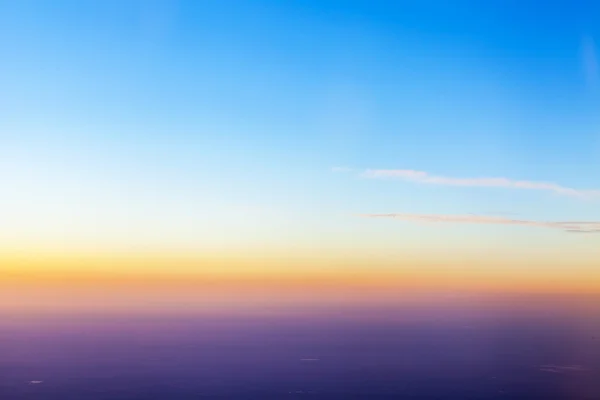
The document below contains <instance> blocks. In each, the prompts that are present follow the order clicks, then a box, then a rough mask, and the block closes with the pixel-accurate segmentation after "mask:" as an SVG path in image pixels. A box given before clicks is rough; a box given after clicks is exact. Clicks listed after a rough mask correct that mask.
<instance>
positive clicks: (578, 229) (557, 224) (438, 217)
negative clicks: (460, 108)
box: [361, 213, 600, 233]
mask: <svg viewBox="0 0 600 400" xmlns="http://www.w3.org/2000/svg"><path fill="white" fill-rule="evenodd" d="M361 216H362V217H366V218H393V219H399V220H402V221H411V222H425V223H455V224H486V225H520V226H531V227H539V228H550V229H559V230H562V231H564V232H569V233H600V221H533V220H524V219H512V218H504V217H496V216H485V215H444V214H402V213H392V214H362V215H361Z"/></svg>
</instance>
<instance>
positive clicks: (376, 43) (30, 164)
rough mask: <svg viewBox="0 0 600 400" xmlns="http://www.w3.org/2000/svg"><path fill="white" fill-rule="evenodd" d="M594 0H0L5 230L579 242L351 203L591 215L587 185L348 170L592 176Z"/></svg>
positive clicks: (596, 142)
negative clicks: (579, 192) (390, 217)
mask: <svg viewBox="0 0 600 400" xmlns="http://www.w3.org/2000/svg"><path fill="white" fill-rule="evenodd" d="M588 3H589V4H588ZM598 11H600V9H599V7H598V6H593V5H591V2H587V3H586V2H566V1H565V2H554V3H552V4H544V5H541V4H540V3H537V2H517V1H489V2H479V1H477V2H476V1H457V2H452V5H449V2H441V1H440V2H438V1H405V2H403V1H327V0H319V1H305V2H296V1H252V0H251V1H208V0H207V1H141V0H140V1H52V2H51V1H22V2H15V1H0V15H1V17H0V54H1V55H2V60H3V61H2V63H1V64H0V87H2V91H1V93H0V129H1V142H0V157H1V161H0V168H1V170H2V172H3V175H4V176H6V177H7V179H6V180H5V183H4V185H5V192H6V196H4V199H3V200H2V203H3V206H2V209H1V211H0V216H2V217H3V218H4V219H5V221H9V222H8V223H5V224H4V226H5V227H4V228H0V237H2V238H3V240H5V243H11V244H10V245H13V246H17V245H19V244H22V243H29V244H32V243H33V244H36V245H40V244H41V243H47V244H48V246H56V245H59V244H60V243H62V244H64V243H73V242H77V241H84V242H85V241H86V240H87V241H89V243H93V244H94V245H100V244H102V243H113V244H114V243H124V242H125V243H129V244H131V245H133V243H134V242H135V243H137V244H138V245H141V246H144V245H147V246H155V245H157V244H162V245H173V246H177V245H180V246H183V247H186V246H187V247H191V248H194V249H200V250H202V249H206V248H212V247H215V246H217V247H219V246H221V247H228V246H231V247H232V248H235V247H236V246H242V247H243V246H246V247H253V246H254V247H256V246H258V247H259V248H263V247H269V246H275V247H277V246H279V247H284V248H295V247H302V246H304V247H305V248H311V246H317V244H315V243H318V245H319V246H321V245H323V243H326V245H324V246H332V247H335V248H344V247H349V248H353V247H356V246H357V243H360V245H358V246H359V247H360V246H367V244H366V243H372V244H373V245H374V246H375V244H377V246H382V247H385V248H396V247H398V246H399V247H401V248H402V249H406V248H408V247H410V246H413V245H414V246H416V247H415V248H419V249H421V248H422V247H424V246H425V247H426V245H425V244H426V243H431V240H434V239H430V238H435V240H434V241H435V242H436V243H438V244H440V245H441V243H449V244H448V246H454V247H460V248H468V247H469V246H478V244H477V243H484V244H482V245H481V246H484V245H485V246H487V245H488V244H489V243H500V242H501V243H508V244H507V245H510V244H514V245H515V246H521V245H522V240H521V239H523V240H525V239H526V240H534V241H537V242H536V243H542V244H543V243H545V244H546V245H548V244H551V243H558V242H564V241H567V242H569V243H575V241H580V240H582V239H579V235H567V234H565V233H564V232H562V231H560V230H558V231H555V230H545V229H535V228H533V227H514V226H502V225H489V226H488V225H485V224H484V225H481V226H480V225H477V226H476V227H472V226H470V225H469V226H458V225H461V224H457V225H455V226H453V227H452V228H450V229H448V228H444V229H442V230H438V229H437V228H433V229H432V228H430V227H429V226H420V225H419V224H413V223H408V222H402V221H398V222H396V221H370V220H367V221H365V220H363V219H359V218H355V217H354V215H355V214H361V213H367V214H368V213H411V214H419V215H421V214H443V215H464V214H470V213H474V214H477V215H489V214H492V215H498V214H502V215H511V217H510V218H518V219H522V220H528V221H529V220H531V221H540V220H541V221H572V220H575V221H598V220H600V211H599V208H598V201H596V202H594V201H593V200H581V199H576V198H572V197H569V196H560V195H556V194H553V193H549V192H547V191H540V190H521V189H508V188H489V187H462V186H461V187H457V186H448V185H436V184H423V183H418V182H406V181H404V180H380V179H367V178H365V177H361V176H360V175H361V174H360V173H361V172H362V171H364V170H366V169H382V170H412V171H425V172H427V173H429V174H431V175H435V176H444V177H451V178H452V177H453V178H486V177H493V178H495V177H504V178H507V179H511V180H525V181H532V182H553V183H556V184H558V185H561V186H564V187H568V188H575V189H583V190H586V189H598V188H600V133H599V128H600V119H599V117H598V115H599V110H600V99H599V98H598V88H597V87H596V86H597V83H598V82H596V80H597V76H596V75H597V71H595V69H596V68H597V65H596V62H597V60H596V47H595V44H594V39H595V38H598V37H600V32H598V30H599V28H598V27H599V26H600V25H599V24H598V23H597V22H598V21H596V20H595V19H594V15H596V14H597V12H598ZM598 40H600V39H598ZM334 167H347V168H351V169H352V170H351V171H348V172H344V173H339V172H332V168H334ZM0 205H2V204H1V203H0ZM566 236H569V237H568V238H566ZM571 236H578V237H577V238H575V237H571ZM586 236H587V235H586ZM458 237H461V238H465V237H466V238H468V239H458ZM425 238H429V239H427V240H425ZM459 240H463V241H462V242H459ZM6 241H8V242H6ZM61 241H62V242H61ZM398 241H402V243H403V244H399V243H398ZM63 242H64V243H63ZM50 243H51V244H50ZM406 243H409V244H406ZM577 243H578V242H577ZM586 243H588V244H589V243H593V242H591V241H590V240H589V239H586ZM589 245H590V246H592V244H589Z"/></svg>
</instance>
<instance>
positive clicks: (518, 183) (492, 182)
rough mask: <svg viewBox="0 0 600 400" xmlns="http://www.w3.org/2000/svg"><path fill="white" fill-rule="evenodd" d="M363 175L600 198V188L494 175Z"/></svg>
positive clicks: (391, 172)
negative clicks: (574, 187)
mask: <svg viewBox="0 0 600 400" xmlns="http://www.w3.org/2000/svg"><path fill="white" fill-rule="evenodd" d="M362 176H363V177H365V178H372V179H399V180H403V181H408V182H416V183H424V184H431V185H445V186H464V187H491V188H508V189H527V190H545V191H549V192H553V193H555V194H559V195H564V196H571V197H577V198H580V199H600V190H579V189H573V188H569V187H565V186H561V185H558V184H556V183H550V182H533V181H522V180H512V179H508V178H494V177H482V178H455V177H447V176H436V175H431V174H429V173H428V172H424V171H414V170H407V169H395V170H394V169H392V170H389V169H369V170H366V171H365V172H363V173H362Z"/></svg>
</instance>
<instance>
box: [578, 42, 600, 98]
mask: <svg viewBox="0 0 600 400" xmlns="http://www.w3.org/2000/svg"><path fill="white" fill-rule="evenodd" d="M581 48H582V52H581V63H582V66H583V72H584V74H585V79H586V83H587V84H588V86H590V87H596V85H597V84H598V77H599V75H600V67H599V65H598V56H597V54H596V44H595V43H594V39H593V38H591V37H589V36H586V37H584V38H582V40H581Z"/></svg>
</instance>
